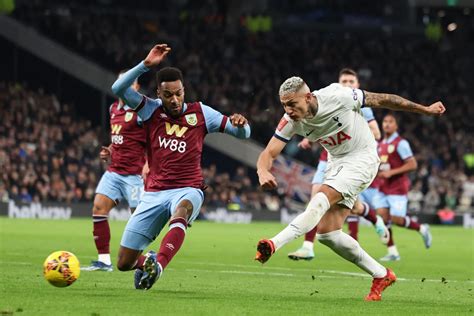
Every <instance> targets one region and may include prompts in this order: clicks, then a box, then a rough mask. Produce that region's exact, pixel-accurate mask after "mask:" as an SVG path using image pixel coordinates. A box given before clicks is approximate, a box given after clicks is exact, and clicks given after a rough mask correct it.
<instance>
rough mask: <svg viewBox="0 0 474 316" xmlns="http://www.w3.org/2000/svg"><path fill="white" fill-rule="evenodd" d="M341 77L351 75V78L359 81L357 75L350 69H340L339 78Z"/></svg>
mask: <svg viewBox="0 0 474 316" xmlns="http://www.w3.org/2000/svg"><path fill="white" fill-rule="evenodd" d="M342 75H352V76H354V77H356V78H357V79H359V76H358V75H357V72H356V71H355V70H354V69H351V68H342V69H341V71H339V78H340V77H341V76H342Z"/></svg>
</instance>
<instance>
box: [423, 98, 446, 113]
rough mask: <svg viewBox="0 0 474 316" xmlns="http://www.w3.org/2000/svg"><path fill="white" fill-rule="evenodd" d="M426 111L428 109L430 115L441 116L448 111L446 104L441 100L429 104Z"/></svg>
mask: <svg viewBox="0 0 474 316" xmlns="http://www.w3.org/2000/svg"><path fill="white" fill-rule="evenodd" d="M426 111H427V113H426V114H428V115H436V116H440V115H442V114H443V113H444V112H446V108H445V107H444V105H443V103H442V102H441V101H438V102H435V103H433V104H431V105H430V106H428V107H427V108H426Z"/></svg>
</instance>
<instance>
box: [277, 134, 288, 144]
mask: <svg viewBox="0 0 474 316" xmlns="http://www.w3.org/2000/svg"><path fill="white" fill-rule="evenodd" d="M273 137H275V138H277V139H279V140H281V141H282V142H285V143H288V142H289V141H290V140H289V139H285V138H283V137H281V136H280V135H277V134H276V133H275V134H273Z"/></svg>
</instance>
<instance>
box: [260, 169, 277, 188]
mask: <svg viewBox="0 0 474 316" xmlns="http://www.w3.org/2000/svg"><path fill="white" fill-rule="evenodd" d="M258 181H259V182H260V186H261V187H262V188H263V189H264V190H273V189H276V187H277V186H278V183H277V182H276V179H275V177H274V176H273V175H272V174H271V173H270V172H268V171H264V172H259V173H258Z"/></svg>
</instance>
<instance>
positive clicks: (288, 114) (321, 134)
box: [255, 77, 445, 301]
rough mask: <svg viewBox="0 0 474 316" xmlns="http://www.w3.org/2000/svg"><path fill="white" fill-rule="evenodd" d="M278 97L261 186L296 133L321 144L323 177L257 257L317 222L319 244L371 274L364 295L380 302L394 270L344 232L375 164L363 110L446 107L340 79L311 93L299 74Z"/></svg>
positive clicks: (260, 167)
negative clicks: (277, 116)
mask: <svg viewBox="0 0 474 316" xmlns="http://www.w3.org/2000/svg"><path fill="white" fill-rule="evenodd" d="M279 95H280V101H281V103H282V105H283V107H284V110H285V115H284V116H283V118H282V119H281V121H280V123H279V124H278V127H277V129H276V132H275V134H274V136H273V137H272V138H271V140H270V141H269V143H268V144H267V147H266V148H265V150H264V151H263V152H262V153H261V154H260V156H259V158H258V161H257V173H258V177H259V182H260V185H261V186H262V187H263V188H264V189H275V188H276V187H277V185H278V183H277V182H276V180H275V177H274V176H273V175H272V174H271V172H270V170H271V167H272V163H273V160H274V159H275V158H276V157H277V156H278V155H279V154H280V153H281V151H282V150H283V148H284V147H285V145H286V143H287V142H288V141H289V140H290V139H291V137H292V136H293V135H295V134H297V135H301V136H303V137H306V138H308V139H309V140H310V141H317V142H319V143H320V144H321V145H322V146H323V147H324V148H325V149H326V150H327V151H328V153H329V159H328V166H327V169H326V174H327V176H326V178H325V180H324V182H323V184H322V185H321V187H320V188H319V191H318V192H317V193H316V194H315V195H314V196H313V197H312V198H311V200H310V202H309V203H308V205H307V207H306V209H305V211H304V212H303V213H301V214H300V215H298V216H297V217H296V218H295V219H294V220H293V221H292V222H291V223H290V224H289V225H288V226H287V227H286V228H285V229H283V230H282V231H281V232H280V233H279V234H277V235H276V236H274V237H273V238H271V239H262V240H260V241H259V243H258V245H257V254H256V257H255V259H256V260H258V261H260V262H261V263H265V262H266V261H267V260H268V259H270V257H271V256H272V255H273V253H274V252H275V251H276V250H278V249H280V248H281V247H282V246H284V245H285V244H287V243H288V242H290V241H292V240H294V239H296V238H298V237H300V236H302V235H303V234H305V233H306V232H308V231H309V230H311V229H312V228H313V227H315V226H316V225H319V226H318V234H317V238H318V240H319V241H320V242H321V243H322V244H324V245H326V246H328V247H330V248H331V249H332V250H333V251H334V252H336V253H337V254H338V255H340V256H341V257H343V258H344V259H346V260H348V261H350V262H353V263H354V264H356V265H357V266H358V267H360V268H361V269H362V270H364V271H366V272H367V273H369V274H370V275H371V276H372V277H373V278H374V279H373V281H372V287H371V289H370V293H369V294H368V295H367V296H366V297H365V299H366V300H368V301H378V300H381V298H382V292H383V290H385V288H387V287H388V286H390V285H391V284H393V283H394V282H395V280H396V276H395V274H394V273H393V272H392V271H391V270H390V269H386V268H385V267H383V266H382V265H381V264H380V263H378V262H377V261H376V260H375V259H373V258H372V257H371V256H369V255H368V254H367V253H366V252H365V251H364V250H363V249H362V248H361V247H360V245H359V243H358V242H357V241H356V240H354V239H353V238H352V237H350V236H349V235H347V234H346V233H344V232H342V226H343V223H344V221H345V219H346V217H347V216H348V215H349V213H350V210H351V209H352V208H353V206H354V203H355V201H356V199H357V196H358V194H359V193H360V192H362V191H363V190H365V189H366V188H367V187H368V186H369V185H370V183H371V182H372V180H373V179H374V178H375V176H376V175H377V171H378V167H379V157H378V154H377V145H376V142H375V139H374V137H373V135H372V133H371V132H370V129H369V127H368V125H367V122H366V121H365V120H364V117H363V116H362V115H361V108H362V107H363V106H369V107H372V108H387V109H390V110H395V111H408V112H416V113H421V114H427V115H441V114H442V113H444V111H445V108H444V106H443V104H442V103H441V102H436V103H434V104H432V105H430V106H423V105H421V104H417V103H414V102H412V101H409V100H406V99H404V98H402V97H400V96H397V95H393V94H382V93H372V92H367V91H362V90H359V89H352V88H348V87H344V86H342V85H340V84H338V83H333V84H331V85H329V86H328V87H325V88H323V89H320V90H317V91H313V92H311V91H310V89H309V87H308V86H307V84H306V83H305V82H304V81H303V79H301V78H299V77H291V78H289V79H287V80H285V82H283V84H282V85H281V86H280V91H279Z"/></svg>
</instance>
